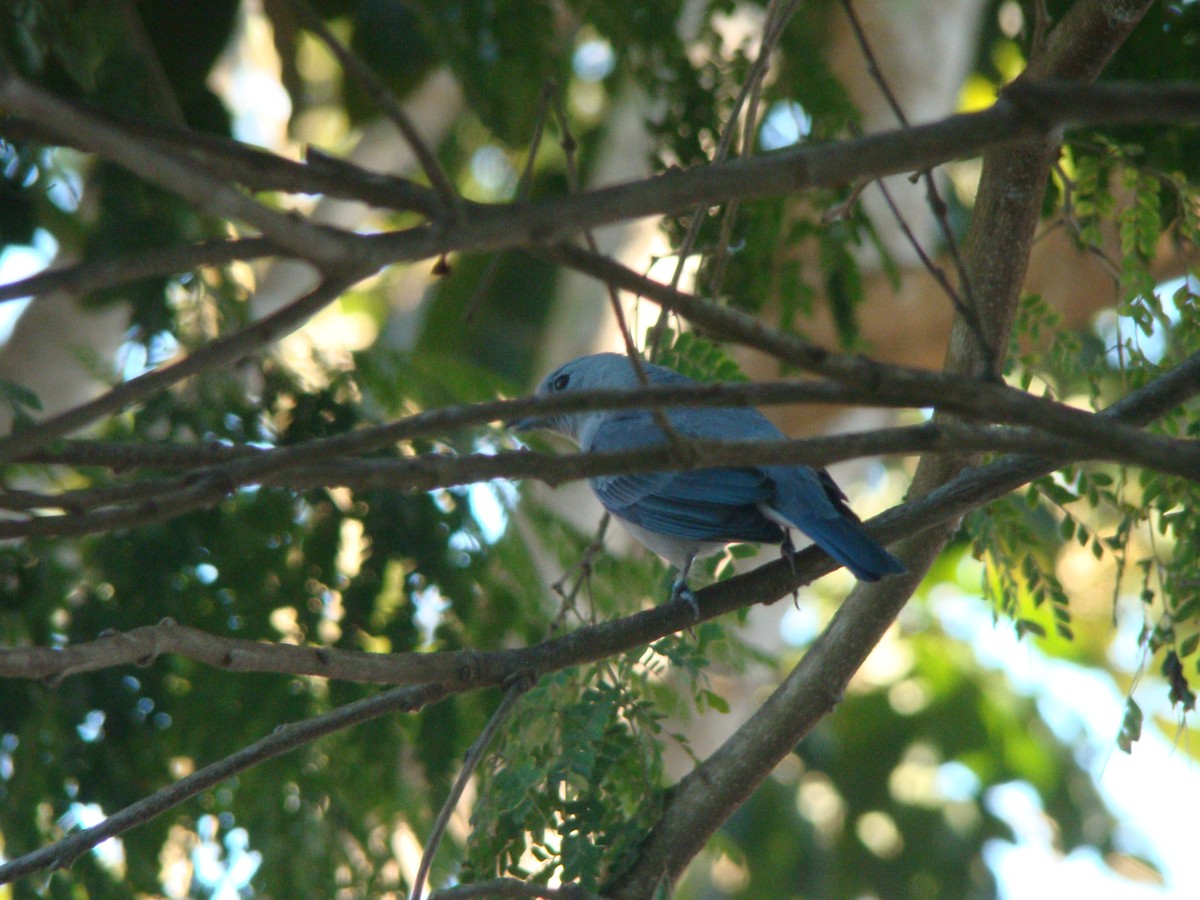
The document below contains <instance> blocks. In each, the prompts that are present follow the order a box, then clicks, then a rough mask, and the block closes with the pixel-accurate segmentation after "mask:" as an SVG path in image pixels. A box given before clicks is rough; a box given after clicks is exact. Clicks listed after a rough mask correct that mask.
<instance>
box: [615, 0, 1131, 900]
mask: <svg viewBox="0 0 1200 900" xmlns="http://www.w3.org/2000/svg"><path fill="white" fill-rule="evenodd" d="M1149 5H1150V0H1140V2H1134V0H1128V2H1125V3H1113V2H1105V0H1079V2H1077V3H1075V4H1074V5H1073V6H1072V7H1071V9H1070V10H1069V11H1068V13H1067V15H1066V16H1065V17H1064V18H1063V19H1062V21H1061V22H1060V23H1059V24H1058V26H1057V27H1056V28H1055V29H1054V31H1053V32H1051V34H1050V35H1049V37H1048V41H1047V50H1046V58H1048V59H1049V61H1046V58H1044V59H1043V60H1039V64H1038V66H1037V67H1036V68H1035V67H1034V66H1032V65H1031V67H1030V68H1031V69H1032V70H1033V72H1032V73H1027V74H1028V75H1029V77H1030V78H1033V77H1043V78H1044V77H1053V76H1058V77H1076V78H1093V77H1095V75H1096V74H1097V72H1098V71H1099V68H1100V67H1101V66H1103V64H1104V61H1105V60H1107V59H1108V57H1109V56H1110V55H1111V53H1112V52H1114V51H1115V49H1116V47H1118V46H1119V45H1120V44H1121V43H1122V42H1123V41H1124V39H1125V38H1126V37H1127V36H1128V34H1129V32H1130V31H1131V30H1132V29H1133V27H1134V25H1135V24H1136V23H1137V22H1138V21H1139V20H1140V18H1141V16H1142V15H1143V14H1144V13H1145V10H1146V8H1148V7H1149ZM1056 154H1057V144H1056V143H1054V142H1053V141H1045V140H1033V141H1028V142H1026V143H1023V144H1016V145H1013V146H1011V147H1009V148H1003V149H997V150H993V151H991V152H989V153H988V154H987V155H986V156H985V158H984V169H983V177H982V179H981V182H980V188H979V193H978V195H977V198H976V205H975V212H974V215H973V217H972V221H971V228H970V232H969V234H968V240H967V243H966V248H967V252H966V267H967V273H968V276H969V278H970V280H971V283H972V285H973V286H974V287H975V290H976V300H977V306H976V308H975V313H976V315H977V316H978V317H979V325H980V326H981V328H982V331H983V335H984V337H985V339H986V342H987V347H986V348H981V347H980V344H979V342H978V341H977V340H976V339H975V334H973V332H972V329H971V327H970V325H969V324H968V323H967V322H966V321H965V320H964V319H962V318H961V317H959V318H958V319H957V320H956V321H955V323H954V328H953V331H952V335H951V342H950V347H949V350H948V353H947V359H946V365H945V369H946V371H948V372H953V373H969V372H981V370H982V371H984V372H986V368H985V365H986V362H987V361H988V359H989V357H990V359H995V360H999V359H1002V358H1003V353H1004V350H1005V349H1006V346H1007V342H1008V335H1009V331H1010V329H1011V325H1012V321H1013V316H1014V311H1015V308H1016V303H1017V298H1018V296H1019V293H1020V287H1021V283H1022V281H1023V279H1024V276H1025V270H1026V266H1027V264H1028V258H1029V250H1030V247H1031V245H1032V241H1033V236H1034V233H1035V228H1036V225H1037V221H1038V217H1039V213H1040V208H1041V203H1042V199H1043V197H1044V187H1045V182H1046V178H1047V175H1048V172H1049V168H1050V165H1051V164H1052V162H1053V159H1054V157H1055V155H1056ZM970 462H971V460H970V457H969V456H963V457H959V458H957V459H956V458H954V457H953V456H940V457H936V458H933V457H926V458H923V459H922V460H921V463H920V464H919V465H918V468H917V473H916V475H915V476H914V480H913V486H912V488H911V490H910V496H911V497H913V498H914V500H913V501H910V502H912V503H920V502H921V500H922V499H925V498H928V497H930V496H931V495H932V493H933V492H934V491H936V490H937V489H938V488H939V487H945V486H946V485H948V484H950V483H952V482H954V481H955V480H956V479H958V478H960V477H962V474H963V472H964V470H965V469H966V467H967V466H969V465H970ZM905 506H909V504H905ZM955 523H956V518H954V517H947V518H945V519H943V520H941V522H940V524H939V525H938V527H937V528H936V529H925V530H924V531H922V532H921V533H920V534H918V535H914V536H912V537H908V538H906V539H905V540H903V541H901V542H900V544H899V546H898V547H897V548H894V552H896V555H897V556H898V557H899V558H900V559H901V561H902V562H904V563H905V565H906V567H907V569H908V571H907V572H906V573H904V574H902V575H898V576H893V577H890V578H886V579H884V580H883V581H880V582H877V583H876V584H871V585H862V584H860V585H858V586H857V587H856V588H855V589H854V590H853V591H852V592H851V593H850V596H849V597H848V598H847V599H846V601H845V603H843V605H842V607H841V608H840V609H839V610H838V612H837V614H836V615H835V616H834V619H833V621H831V622H830V624H829V626H828V627H827V628H826V629H825V631H824V632H823V633H822V634H821V636H820V637H819V638H818V639H817V641H816V642H815V643H814V644H813V646H812V647H811V648H810V649H809V651H808V652H807V653H806V654H805V656H804V658H803V659H802V660H801V662H800V663H799V665H797V666H796V668H795V669H793V670H792V672H791V673H790V674H789V675H788V677H787V678H786V679H785V680H784V682H783V683H782V684H781V685H780V686H779V688H778V689H777V690H776V691H775V692H774V693H773V694H772V695H771V697H770V698H769V699H768V700H767V702H766V703H764V704H763V706H762V707H760V709H759V710H758V711H757V712H755V714H754V715H753V716H752V717H751V718H750V719H749V720H748V721H747V722H746V723H745V724H744V725H743V726H742V727H741V728H739V729H738V731H737V732H735V733H734V734H733V735H732V736H731V737H730V738H729V739H728V740H727V741H726V742H725V743H724V744H723V745H722V746H721V747H720V748H719V749H718V750H717V751H716V752H715V753H714V754H713V755H712V756H710V757H709V758H708V759H707V760H705V761H704V762H703V763H702V764H700V765H699V766H697V767H696V769H694V770H693V771H692V772H691V773H690V774H689V775H688V776H687V777H685V778H684V779H683V780H682V781H681V782H680V783H679V784H678V785H677V787H676V789H675V790H674V791H672V792H671V795H670V797H669V799H668V801H667V804H666V806H665V808H664V810H663V813H662V816H661V818H660V820H659V823H658V824H657V825H656V826H655V827H654V828H653V829H652V830H651V832H650V834H649V835H648V837H647V840H646V842H645V843H644V844H643V846H642V850H641V852H640V854H639V856H638V858H637V860H636V861H634V863H633V865H632V866H631V868H630V869H629V870H628V871H627V872H624V873H620V874H618V875H617V877H616V879H615V880H614V882H613V883H612V885H610V886H609V887H610V890H611V892H612V893H613V894H614V896H616V897H629V898H640V897H645V896H648V895H649V894H650V892H651V891H652V890H653V889H654V886H655V885H656V884H660V883H662V882H663V881H664V880H666V881H668V882H671V881H674V880H675V879H676V878H677V877H678V876H679V874H680V873H681V872H682V871H683V868H684V866H685V865H686V864H687V862H688V861H689V860H691V859H692V858H693V857H694V856H695V855H696V854H697V853H698V852H699V851H700V850H701V849H702V848H703V846H704V844H705V842H706V841H707V840H708V838H709V837H710V836H711V835H712V833H713V832H714V831H715V830H716V828H717V827H718V826H719V825H720V823H722V822H724V821H725V819H726V818H728V816H729V815H730V814H731V813H732V812H733V810H735V809H736V808H737V807H738V806H740V805H741V804H742V803H743V802H745V800H746V798H747V797H749V795H750V794H751V793H752V792H753V791H754V790H755V789H756V788H757V787H758V785H759V784H761V782H762V780H763V779H764V778H765V777H766V776H767V774H768V773H769V772H770V771H771V770H772V769H773V768H774V767H775V766H776V765H777V764H778V762H779V760H781V759H782V758H783V757H785V756H786V755H787V754H788V753H790V752H792V750H793V748H794V747H795V745H796V743H797V742H798V741H799V740H800V739H801V738H803V737H804V735H805V734H807V733H808V731H809V730H810V729H811V728H812V727H813V726H814V725H815V724H816V723H817V722H818V721H819V720H820V719H821V717H822V716H824V715H825V714H826V713H828V712H829V711H830V710H831V709H832V708H833V706H834V705H835V704H836V702H837V700H838V698H840V697H841V695H842V692H843V691H844V689H845V687H846V685H847V684H848V683H849V681H850V678H851V677H852V676H853V675H854V673H855V672H856V671H857V670H858V668H859V666H860V665H861V664H862V662H863V660H864V659H866V656H867V654H868V653H869V652H870V650H871V649H872V648H873V647H874V646H875V645H876V644H877V643H878V641H879V639H880V638H881V637H882V636H883V634H884V632H885V631H886V629H887V628H888V627H890V625H891V624H892V622H893V621H894V620H895V618H896V616H897V615H898V614H899V612H900V610H901V609H902V608H903V607H904V605H905V604H906V603H907V602H908V599H909V597H910V596H911V594H912V591H913V590H915V588H916V587H917V585H918V583H919V582H920V580H921V578H922V577H923V576H924V574H925V572H926V571H927V570H928V567H929V566H930V565H931V564H932V562H933V560H934V559H935V558H936V557H937V555H938V554H939V553H940V552H941V549H942V547H943V546H944V545H945V543H946V541H947V540H948V539H949V538H950V536H951V534H952V532H953V530H954V527H955Z"/></svg>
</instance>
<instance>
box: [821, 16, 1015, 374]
mask: <svg viewBox="0 0 1200 900" xmlns="http://www.w3.org/2000/svg"><path fill="white" fill-rule="evenodd" d="M842 9H843V10H845V13H846V18H847V19H849V20H850V27H851V29H852V30H853V31H854V37H855V40H857V41H858V46H859V48H860V49H861V50H862V54H863V58H864V59H865V60H866V62H867V72H868V74H870V76H871V78H872V80H873V81H874V82H875V83H876V84H877V85H878V86H879V90H880V91H881V92H882V94H883V97H884V99H885V100H886V101H887V104H888V106H889V107H891V110H892V113H893V114H894V115H895V116H896V120H897V121H898V122H899V123H900V125H901V127H903V128H908V127H909V124H908V117H907V116H905V114H904V109H903V108H902V107H901V106H900V101H899V100H897V99H896V95H895V94H894V93H892V88H891V85H889V84H888V81H887V78H886V77H885V76H884V74H883V70H882V69H880V68H879V62H878V60H877V59H876V58H875V51H874V50H872V49H871V42H870V41H868V40H867V34H866V31H864V30H863V27H862V22H860V21H859V18H858V14H857V13H856V12H855V11H854V3H853V0H842ZM921 178H922V180H923V181H924V182H925V193H926V197H927V199H928V202H929V208H930V209H931V210H932V211H933V215H934V219H935V220H936V221H937V223H938V228H939V230H940V231H941V232H942V239H943V240H945V242H946V247H947V249H948V250H949V251H950V258H951V259H952V260H953V261H954V268H955V271H956V272H957V273H958V282H959V284H960V285H961V286H962V291H963V295H964V296H965V300H964V299H963V298H961V297H959V295H958V292H957V291H955V290H954V289H953V288H952V287H951V286H950V283H949V281H947V279H946V276H945V274H944V273H943V272H942V271H941V269H940V268H938V267H937V266H935V265H933V263H932V261H931V260H930V259H929V256H928V254H926V253H925V250H924V249H923V248H922V247H921V246H920V244H919V242H918V241H917V239H916V236H915V235H914V234H913V233H912V230H911V229H910V228H909V227H908V223H907V222H905V221H904V217H903V215H902V214H901V213H900V210H899V209H898V208H897V207H896V204H895V203H893V202H892V196H891V194H890V193H889V191H888V190H887V187H886V185H884V183H883V181H882V180H880V182H879V188H880V190H881V191H883V196H884V198H885V199H886V200H887V204H888V207H889V208H890V209H891V211H892V215H893V216H894V217H895V218H896V220H897V221H898V222H899V223H900V226H901V228H902V229H903V230H904V234H905V235H906V236H907V237H908V239H909V242H910V243H911V244H912V245H913V247H914V248H915V249H916V251H917V255H918V256H919V257H920V259H921V262H922V264H924V265H925V267H926V268H927V269H928V270H929V272H930V274H932V275H933V277H934V279H935V280H936V281H937V282H938V284H939V285H941V286H942V288H943V290H945V291H946V295H947V296H948V297H949V298H950V302H951V303H952V304H953V305H954V310H955V312H957V313H958V314H959V315H960V316H962V318H963V321H965V322H966V323H967V325H968V326H969V327H970V328H971V331H972V332H973V334H974V335H975V340H976V341H978V343H979V353H980V356H981V358H982V359H983V360H984V371H985V373H986V374H988V375H989V376H990V377H991V378H992V379H999V377H1000V373H999V372H998V371H997V369H996V353H995V350H994V348H992V347H991V346H990V345H989V344H988V342H987V341H986V340H985V339H984V336H983V325H982V323H981V321H980V318H979V307H978V304H976V302H975V294H974V291H973V289H972V287H971V277H970V273H968V272H967V267H966V264H965V263H964V262H963V258H962V254H961V253H959V250H958V241H957V240H956V239H955V237H954V230H953V229H952V228H951V227H950V220H949V218H948V211H947V208H946V203H945V201H944V200H943V199H942V195H941V192H939V191H938V187H937V182H936V181H934V178H933V171H932V170H931V169H929V168H924V169H922V170H921Z"/></svg>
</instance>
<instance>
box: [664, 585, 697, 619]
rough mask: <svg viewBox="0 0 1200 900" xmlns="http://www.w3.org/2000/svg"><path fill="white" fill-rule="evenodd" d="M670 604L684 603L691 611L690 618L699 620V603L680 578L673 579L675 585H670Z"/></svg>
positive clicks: (693, 592) (694, 593) (694, 594)
mask: <svg viewBox="0 0 1200 900" xmlns="http://www.w3.org/2000/svg"><path fill="white" fill-rule="evenodd" d="M671 602H672V603H686V604H687V605H688V607H689V608H690V609H691V611H692V618H693V619H699V618H700V602H699V601H698V600H697V599H696V592H695V591H693V590H692V589H691V588H690V587H688V586H687V582H686V581H684V580H683V579H682V578H677V579H675V583H674V584H672V585H671Z"/></svg>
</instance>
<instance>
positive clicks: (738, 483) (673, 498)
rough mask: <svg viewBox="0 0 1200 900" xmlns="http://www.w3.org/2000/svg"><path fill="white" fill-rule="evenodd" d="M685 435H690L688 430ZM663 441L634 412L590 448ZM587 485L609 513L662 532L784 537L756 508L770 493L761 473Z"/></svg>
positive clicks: (623, 478)
mask: <svg viewBox="0 0 1200 900" xmlns="http://www.w3.org/2000/svg"><path fill="white" fill-rule="evenodd" d="M681 430H684V429H681ZM686 432H689V433H692V434H694V431H693V430H692V429H686ZM662 440H663V439H662V435H661V433H660V432H659V430H658V429H657V428H656V427H654V425H653V421H652V420H651V419H650V417H649V416H647V415H646V414H644V413H637V414H633V415H626V416H614V417H613V418H612V419H610V420H609V421H608V422H606V423H605V425H604V426H602V427H601V428H600V429H599V430H598V431H597V432H596V435H595V437H594V439H593V440H592V443H591V446H590V448H589V449H590V450H594V451H597V452H601V451H609V450H628V449H632V448H634V447H641V446H652V445H654V444H659V443H662ZM590 484H591V486H592V489H593V490H594V491H595V492H596V496H597V497H599V498H600V502H601V503H602V504H603V505H604V508H605V509H607V510H608V511H609V512H611V513H612V514H613V515H615V516H618V517H619V518H622V519H625V520H626V521H628V522H632V523H633V524H635V525H640V526H642V527H643V528H647V529H649V530H651V531H654V532H657V533H660V534H667V535H671V536H673V537H679V538H684V539H687V540H697V541H714V542H719V541H727V542H733V541H755V542H762V543H770V542H778V541H780V540H782V539H783V532H782V531H781V530H780V528H779V526H777V525H776V524H775V523H773V522H772V521H771V520H770V519H768V518H766V517H765V516H764V515H763V514H762V513H761V512H760V511H759V509H758V506H757V504H758V503H762V502H766V501H767V500H769V499H770V497H771V494H772V492H773V488H772V486H771V483H770V480H769V479H768V478H767V476H766V475H765V473H764V472H763V471H762V470H760V469H754V468H738V469H729V468H726V469H703V470H699V471H693V472H650V473H644V474H639V475H612V476H604V477H601V478H593V479H591V480H590Z"/></svg>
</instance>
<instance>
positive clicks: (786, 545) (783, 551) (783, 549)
mask: <svg viewBox="0 0 1200 900" xmlns="http://www.w3.org/2000/svg"><path fill="white" fill-rule="evenodd" d="M779 555H780V556H782V557H783V558H784V559H786V560H787V564H788V565H789V566H791V568H792V576H793V577H795V575H796V545H795V544H793V543H792V533H791V531H785V532H784V533H783V541H782V542H781V543H780V544H779ZM792 603H794V604H795V605H796V608H797V609H799V608H800V589H799V588H792Z"/></svg>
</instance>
